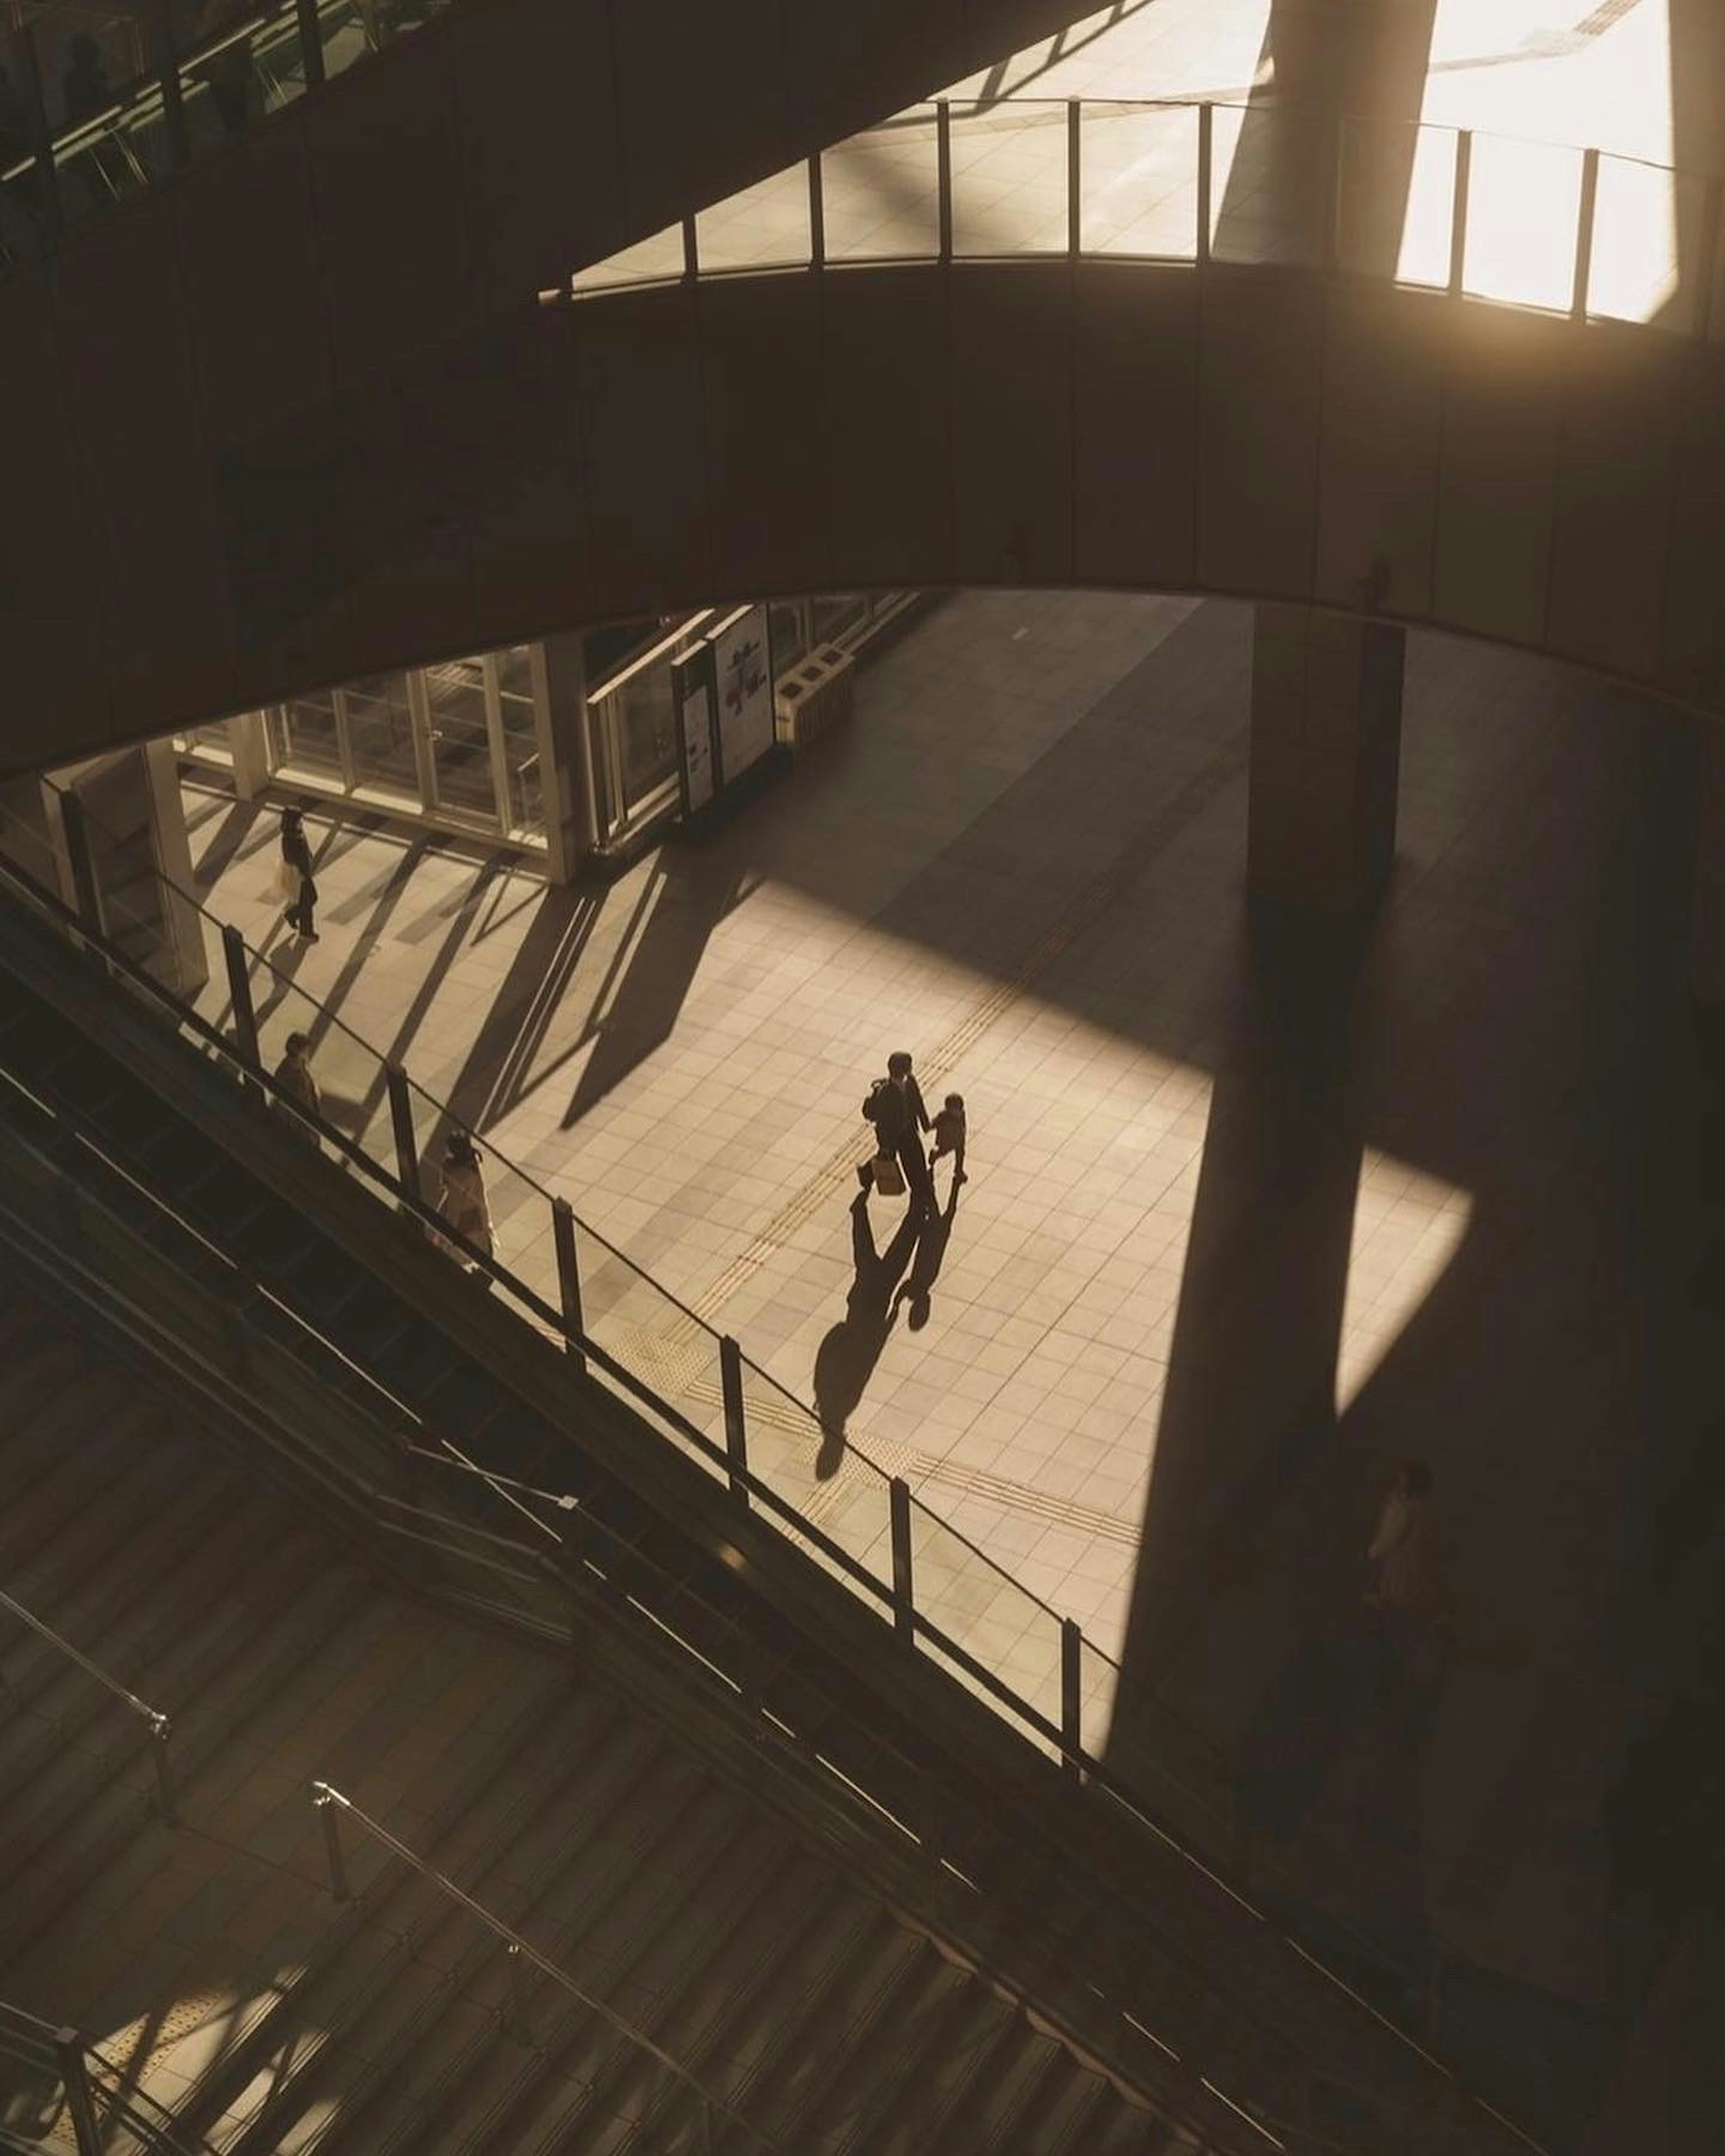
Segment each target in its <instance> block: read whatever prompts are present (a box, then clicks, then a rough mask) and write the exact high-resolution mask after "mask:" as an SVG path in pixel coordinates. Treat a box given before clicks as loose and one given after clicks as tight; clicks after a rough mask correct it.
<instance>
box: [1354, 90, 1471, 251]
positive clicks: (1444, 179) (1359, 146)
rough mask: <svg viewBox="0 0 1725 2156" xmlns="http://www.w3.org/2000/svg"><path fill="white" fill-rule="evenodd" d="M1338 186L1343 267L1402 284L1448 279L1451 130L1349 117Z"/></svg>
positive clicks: (1452, 191)
mask: <svg viewBox="0 0 1725 2156" xmlns="http://www.w3.org/2000/svg"><path fill="white" fill-rule="evenodd" d="M1339 186H1340V190H1341V193H1340V198H1339V202H1338V204H1337V219H1336V230H1337V257H1338V259H1339V260H1340V263H1341V265H1342V267H1343V269H1353V270H1357V271H1359V272H1361V273H1362V274H1363V275H1367V276H1373V277H1394V279H1395V280H1396V281H1397V282H1398V283H1399V284H1403V285H1436V286H1439V287H1441V286H1443V285H1447V284H1448V283H1449V281H1450V225H1451V223H1453V221H1454V213H1455V130H1454V129H1453V128H1450V127H1420V126H1414V125H1413V124H1412V123H1411V122H1407V121H1399V120H1356V119H1350V120H1347V121H1343V131H1342V168H1341V177H1340V181H1339Z"/></svg>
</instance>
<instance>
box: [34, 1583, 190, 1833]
mask: <svg viewBox="0 0 1725 2156" xmlns="http://www.w3.org/2000/svg"><path fill="white" fill-rule="evenodd" d="M0 1609H9V1610H10V1611H11V1612H12V1614H13V1616H14V1617H16V1618H17V1619H18V1622H19V1623H20V1624H21V1625H28V1627H29V1628H30V1630H32V1631H33V1633H35V1634H36V1635H37V1637H38V1638H39V1639H43V1640H47V1642H48V1644H49V1646H51V1647H54V1648H56V1649H58V1650H59V1652H60V1653H61V1654H62V1655H64V1656H65V1658H66V1660H67V1661H69V1662H75V1663H76V1664H77V1666H78V1667H79V1668H80V1670H82V1671H84V1673H85V1676H89V1677H94V1678H95V1681H96V1682H97V1683H98V1684H99V1685H100V1686H103V1687H104V1688H105V1690H106V1691H108V1692H110V1694H111V1695H112V1696H113V1697H114V1698H116V1699H117V1700H118V1701H119V1702H120V1703H121V1706H122V1707H125V1708H126V1710H127V1712H130V1713H131V1714H135V1715H136V1717H138V1719H139V1721H141V1722H142V1723H143V1724H144V1726H145V1727H146V1729H147V1730H148V1731H149V1732H150V1759H151V1766H152V1767H153V1768H154V1770H155V1775H156V1808H157V1811H158V1812H159V1813H160V1814H161V1815H162V1819H163V1820H164V1821H165V1822H166V1823H167V1825H172V1824H173V1822H174V1820H175V1819H176V1818H177V1816H178V1811H179V1798H178V1793H177V1790H176V1789H175V1787H174V1772H173V1762H172V1759H171V1758H170V1757H169V1755H168V1748H167V1739H168V1731H169V1726H170V1725H169V1722H168V1718H167V1716H166V1715H165V1714H164V1713H162V1711H161V1709H160V1708H159V1707H150V1706H147V1705H146V1703H145V1702H144V1701H142V1700H141V1699H140V1698H139V1697H138V1696H137V1694H136V1692H135V1691H127V1689H126V1686H124V1685H123V1684H121V1681H120V1680H119V1678H118V1677H116V1676H110V1675H109V1674H108V1672H107V1671H106V1670H105V1669H103V1668H102V1667H101V1666H100V1663H97V1662H93V1661H91V1660H90V1657H89V1655H85V1654H82V1653H80V1651H79V1650H78V1649H77V1648H76V1647H74V1645H72V1642H71V1641H70V1640H68V1639H67V1638H65V1637H64V1635H63V1634H61V1633H59V1632H56V1631H55V1630H54V1627H53V1625H49V1624H45V1623H44V1621H43V1620H42V1619H41V1618H40V1617H39V1616H37V1615H36V1614H35V1613H34V1611H33V1610H29V1609H25V1607H24V1605H23V1603H22V1602H19V1601H18V1600H16V1599H14V1598H13V1596H12V1595H10V1594H4V1593H0ZM5 1681H6V1680H5V1675H4V1671H3V1670H0V1686H4V1684H5Z"/></svg>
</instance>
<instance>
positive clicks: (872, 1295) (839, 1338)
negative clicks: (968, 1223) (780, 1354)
mask: <svg viewBox="0 0 1725 2156" xmlns="http://www.w3.org/2000/svg"><path fill="white" fill-rule="evenodd" d="M933 1224H934V1219H933V1216H932V1215H930V1214H921V1215H919V1214H918V1213H917V1212H916V1208H915V1207H914V1206H913V1207H911V1209H910V1210H909V1211H908V1212H907V1213H906V1214H905V1217H904V1219H902V1220H901V1222H900V1223H899V1225H898V1228H897V1230H896V1233H895V1234H894V1235H893V1238H892V1240H891V1242H890V1243H889V1244H888V1245H886V1249H885V1250H876V1249H875V1232H874V1229H873V1228H872V1227H871V1226H870V1221H869V1200H868V1193H866V1192H865V1191H863V1192H859V1193H858V1194H857V1196H856V1197H855V1199H854V1200H853V1201H852V1203H851V1207H850V1247H851V1253H852V1255H853V1257H854V1259H855V1265H856V1276H855V1279H854V1280H853V1281H851V1283H850V1293H849V1295H848V1296H846V1298H845V1315H844V1317H842V1318H840V1319H839V1322H838V1323H837V1324H836V1325H835V1326H834V1327H833V1328H832V1329H831V1331H830V1332H829V1333H828V1334H827V1336H826V1337H825V1338H824V1340H823V1341H822V1342H821V1343H820V1346H819V1347H818V1348H817V1349H816V1350H815V1355H814V1405H815V1410H816V1412H817V1414H819V1417H820V1450H819V1453H818V1454H817V1455H815V1462H814V1471H815V1474H816V1476H817V1477H818V1478H819V1480H820V1481H823V1482H824V1481H829V1479H830V1478H831V1477H832V1476H834V1475H836V1474H837V1473H838V1471H839V1462H840V1461H841V1460H843V1459H844V1457H845V1424H846V1423H847V1422H848V1421H849V1420H850V1417H851V1415H852V1414H854V1413H855V1409H856V1404H857V1402H858V1401H859V1400H860V1399H861V1398H862V1396H863V1393H864V1390H865V1388H866V1387H867V1384H868V1382H869V1379H870V1378H871V1377H873V1375H874V1374H875V1364H876V1363H878V1362H879V1361H880V1355H881V1351H882V1350H883V1349H884V1348H885V1347H886V1341H887V1336H888V1335H889V1334H890V1333H891V1331H892V1328H893V1327H894V1325H895V1324H896V1322H897V1320H898V1306H899V1297H898V1296H896V1295H895V1293H894V1290H895V1289H896V1288H897V1286H898V1285H899V1282H900V1281H901V1280H903V1279H904V1276H905V1268H906V1265H909V1264H910V1262H911V1251H912V1250H915V1249H916V1245H917V1243H918V1241H919V1240H920V1239H921V1238H922V1236H923V1235H924V1233H925V1230H927V1229H930V1228H932V1226H933ZM948 1224H950V1223H948ZM944 1248H945V1237H944V1235H943V1236H942V1250H944ZM937 1262H938V1261H937ZM906 1286H907V1287H908V1286H909V1282H908V1281H907V1282H906ZM924 1310H925V1315H926V1312H927V1304H926V1301H925V1305H924ZM912 1322H916V1320H915V1319H914V1318H913V1320H912Z"/></svg>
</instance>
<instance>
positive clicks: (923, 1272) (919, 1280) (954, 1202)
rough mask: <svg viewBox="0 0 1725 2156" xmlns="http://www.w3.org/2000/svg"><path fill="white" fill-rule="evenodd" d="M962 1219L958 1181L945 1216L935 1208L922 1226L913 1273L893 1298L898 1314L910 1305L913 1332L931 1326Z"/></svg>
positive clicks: (948, 1199) (922, 1222) (953, 1184)
mask: <svg viewBox="0 0 1725 2156" xmlns="http://www.w3.org/2000/svg"><path fill="white" fill-rule="evenodd" d="M957 1216H958V1184H957V1179H956V1178H954V1181H953V1183H952V1188H951V1190H949V1191H948V1192H947V1205H946V1210H945V1211H944V1212H939V1211H937V1210H936V1209H935V1208H934V1207H932V1206H931V1207H930V1208H929V1209H928V1211H927V1213H925V1214H922V1217H921V1219H920V1221H919V1223H918V1224H919V1226H920V1228H921V1230H922V1232H921V1233H920V1234H919V1235H918V1236H917V1238H916V1259H915V1260H914V1262H913V1263H912V1265H911V1270H910V1271H909V1273H908V1274H907V1275H906V1276H905V1278H904V1279H903V1280H902V1281H900V1283H899V1286H898V1292H897V1294H896V1296H894V1297H893V1301H892V1306H893V1310H894V1312H895V1313H896V1312H897V1309H898V1306H899V1305H900V1304H901V1302H903V1303H908V1304H909V1305H910V1308H909V1310H908V1312H906V1324H907V1325H908V1326H909V1327H910V1330H911V1332H921V1331H922V1328H923V1327H924V1326H925V1325H927V1322H928V1303H929V1297H930V1296H931V1295H932V1293H933V1291H934V1284H935V1281H937V1279H938V1278H939V1276H940V1269H941V1266H942V1263H943V1262H944V1261H945V1259H946V1255H947V1244H948V1243H949V1242H950V1241H951V1240H952V1223H953V1221H954V1220H955V1219H957Z"/></svg>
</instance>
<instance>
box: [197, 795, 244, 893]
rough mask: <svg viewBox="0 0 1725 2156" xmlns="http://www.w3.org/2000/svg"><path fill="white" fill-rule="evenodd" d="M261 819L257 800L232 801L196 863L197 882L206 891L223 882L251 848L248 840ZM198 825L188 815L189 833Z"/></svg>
mask: <svg viewBox="0 0 1725 2156" xmlns="http://www.w3.org/2000/svg"><path fill="white" fill-rule="evenodd" d="M258 821H259V807H258V803H256V802H255V801H231V802H229V803H228V806H227V808H226V810H225V811H224V813H223V817H222V820H221V823H220V824H219V826H218V828H217V829H216V830H215V832H214V833H213V834H212V835H211V837H210V839H208V842H207V843H206V844H205V845H204V846H203V850H201V851H200V853H199V854H198V859H197V860H195V861H194V862H193V866H192V880H193V883H194V884H196V885H198V887H199V888H200V889H201V890H203V891H208V890H209V889H210V888H211V886H212V885H214V884H218V883H219V882H220V881H221V880H222V878H223V876H224V875H226V874H227V873H228V869H229V868H230V867H231V866H232V865H233V864H234V860H235V859H236V858H237V857H238V856H239V855H242V854H244V852H245V851H246V850H247V846H246V841H247V840H248V839H249V837H250V836H251V834H252V830H253V828H254V825H255V824H257V823H258ZM194 828H196V827H194V825H193V822H192V819H190V818H189V817H188V818H187V820H186V829H187V834H188V835H189V834H190V833H191V831H192V830H193V829H194Z"/></svg>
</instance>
